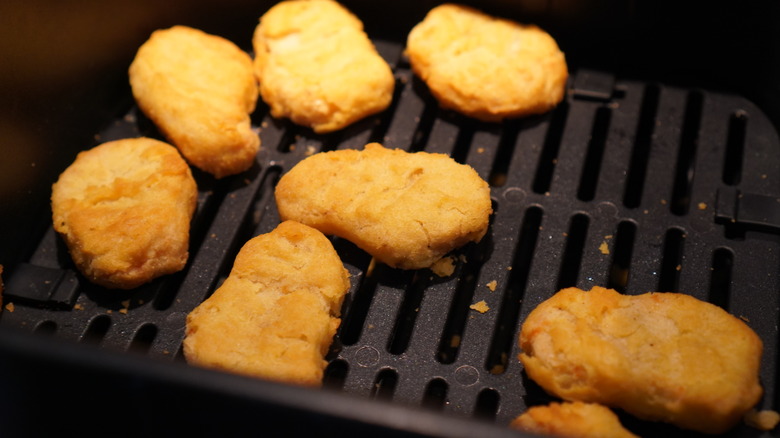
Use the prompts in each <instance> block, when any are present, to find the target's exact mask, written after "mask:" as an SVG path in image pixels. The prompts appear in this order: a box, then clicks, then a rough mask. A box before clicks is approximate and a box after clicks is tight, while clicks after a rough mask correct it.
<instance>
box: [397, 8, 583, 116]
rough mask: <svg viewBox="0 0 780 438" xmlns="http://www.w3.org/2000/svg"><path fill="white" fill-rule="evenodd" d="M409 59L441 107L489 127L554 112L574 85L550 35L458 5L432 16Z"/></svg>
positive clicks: (413, 36)
mask: <svg viewBox="0 0 780 438" xmlns="http://www.w3.org/2000/svg"><path fill="white" fill-rule="evenodd" d="M406 54H407V56H408V57H409V61H410V63H411V66H412V69H413V70H414V72H415V73H416V74H417V75H418V76H419V77H420V78H421V79H422V80H423V81H424V82H425V83H426V84H427V85H428V87H429V88H430V90H431V93H432V94H433V95H434V96H435V97H436V99H437V100H438V101H439V103H440V104H441V106H442V107H444V108H449V109H453V110H456V111H458V112H461V113H463V114H465V115H467V116H471V117H475V118H477V119H480V120H483V121H488V122H496V121H500V120H502V119H505V118H512V117H520V116H526V115H530V114H539V113H544V112H546V111H548V110H550V109H552V108H553V107H555V106H556V105H557V104H558V103H559V102H560V101H561V100H563V96H564V92H565V87H566V79H567V78H568V70H567V66H566V60H565V58H564V55H563V53H562V52H561V51H560V49H559V48H558V45H557V44H556V42H555V40H554V39H553V38H552V37H551V36H550V35H549V34H548V33H546V32H544V31H543V30H541V29H540V28H538V27H537V26H534V25H521V24H518V23H515V22H513V21H510V20H505V19H501V18H496V17H492V16H489V15H487V14H484V13H482V12H480V11H477V10H475V9H472V8H469V7H466V6H461V5H456V4H443V5H440V6H437V7H435V8H433V9H431V11H430V12H428V14H427V15H426V17H425V19H424V20H423V21H422V22H420V23H419V24H418V25H416V26H415V27H414V28H413V29H412V31H411V32H410V33H409V36H408V38H407V47H406Z"/></svg>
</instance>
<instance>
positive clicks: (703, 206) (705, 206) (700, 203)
mask: <svg viewBox="0 0 780 438" xmlns="http://www.w3.org/2000/svg"><path fill="white" fill-rule="evenodd" d="M706 209H707V204H705V203H703V202H699V210H706Z"/></svg>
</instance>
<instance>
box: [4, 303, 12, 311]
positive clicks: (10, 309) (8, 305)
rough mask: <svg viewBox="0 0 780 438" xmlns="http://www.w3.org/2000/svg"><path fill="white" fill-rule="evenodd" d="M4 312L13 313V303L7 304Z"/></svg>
mask: <svg viewBox="0 0 780 438" xmlns="http://www.w3.org/2000/svg"><path fill="white" fill-rule="evenodd" d="M5 310H7V311H9V312H11V313H14V303H8V304H6V305H5Z"/></svg>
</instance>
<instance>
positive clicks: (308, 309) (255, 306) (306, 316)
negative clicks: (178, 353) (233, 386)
mask: <svg viewBox="0 0 780 438" xmlns="http://www.w3.org/2000/svg"><path fill="white" fill-rule="evenodd" d="M348 290H349V274H348V272H347V270H346V269H344V265H343V264H342V263H341V260H340V259H339V256H338V254H337V253H336V250H335V249H333V245H332V244H331V243H330V241H329V240H328V239H327V238H326V237H325V236H324V235H323V234H322V233H320V232H319V231H317V230H315V229H313V228H310V227H307V226H305V225H302V224H300V223H297V222H293V221H286V222H283V223H281V224H280V225H279V226H278V227H277V228H276V229H275V230H273V231H272V232H270V233H268V234H263V235H260V236H257V237H255V238H253V239H251V240H250V241H249V242H247V243H246V244H245V245H244V247H243V248H241V251H240V252H239V253H238V256H237V257H236V260H235V264H234V265H233V269H232V271H231V272H230V275H229V276H228V278H227V279H226V280H225V282H224V283H223V284H222V286H220V287H219V289H217V290H216V292H214V294H213V295H212V296H211V297H209V298H208V299H207V300H206V301H204V302H203V303H202V304H201V305H199V306H198V307H197V308H195V310H193V311H192V312H191V313H190V314H189V315H188V316H187V331H186V338H185V339H184V356H185V358H186V359H187V361H188V362H189V363H193V364H197V365H199V366H203V367H207V368H213V369H219V370H224V371H230V372H234V373H238V374H245V375H250V376H255V377H260V378H264V379H269V380H276V381H281V382H287V383H293V384H299V385H309V386H311V385H314V386H316V385H319V384H320V383H321V381H322V375H323V370H324V369H325V366H326V364H327V363H326V362H325V360H324V357H325V355H326V354H327V352H328V349H329V348H330V344H331V343H332V341H333V336H334V335H335V334H336V329H337V328H338V326H339V323H340V321H341V320H340V319H339V315H340V313H341V303H342V301H343V299H344V295H345V294H346V293H347V291H348Z"/></svg>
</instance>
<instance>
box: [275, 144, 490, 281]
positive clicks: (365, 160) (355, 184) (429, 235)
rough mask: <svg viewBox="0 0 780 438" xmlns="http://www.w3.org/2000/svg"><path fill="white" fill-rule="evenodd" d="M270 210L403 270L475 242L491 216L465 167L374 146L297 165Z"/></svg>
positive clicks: (484, 193)
mask: <svg viewBox="0 0 780 438" xmlns="http://www.w3.org/2000/svg"><path fill="white" fill-rule="evenodd" d="M276 204H277V207H278V210H279V214H280V215H281V217H282V219H292V220H296V221H299V222H301V223H304V224H307V225H309V226H312V227H314V228H317V229H318V230H320V231H322V232H323V233H325V234H334V235H336V236H339V237H343V238H345V239H347V240H349V241H351V242H352V243H354V244H355V245H357V246H358V247H360V248H362V249H363V250H365V251H366V252H368V253H369V254H371V255H372V256H374V257H376V258H377V259H378V260H379V261H381V262H384V263H386V264H388V265H390V266H392V267H397V268H403V269H421V268H427V267H429V266H431V265H432V264H434V263H435V262H436V261H438V260H439V259H441V258H442V257H443V256H444V255H445V254H447V253H448V252H450V251H452V250H453V249H455V248H458V247H460V246H462V245H464V244H466V243H468V242H472V241H473V242H478V241H479V240H481V239H482V237H483V236H484V235H485V233H486V232H487V229H488V223H489V218H490V214H491V213H492V207H491V200H490V187H489V186H488V184H487V183H486V182H485V181H484V180H483V179H482V178H480V176H479V174H477V172H476V171H475V170H474V169H473V168H471V167H470V166H467V165H464V164H459V163H457V162H456V161H455V160H453V159H452V158H450V157H449V156H447V155H444V154H432V153H427V152H416V153H409V152H406V151H402V150H399V149H386V148H384V147H382V145H380V144H378V143H371V144H368V145H366V147H365V149H364V150H362V151H357V150H339V151H331V152H324V153H319V154H315V155H312V156H310V157H308V158H306V159H304V160H303V161H301V162H300V163H298V164H297V165H295V166H294V167H293V168H292V169H290V171H289V172H287V173H286V174H285V175H284V176H282V178H281V179H280V181H279V184H278V185H277V186H276Z"/></svg>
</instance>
